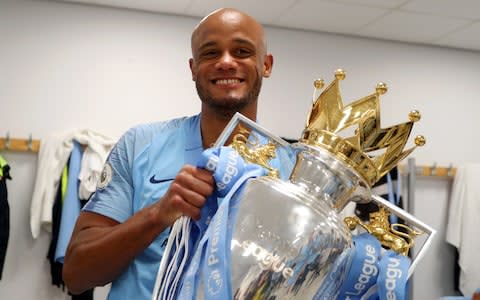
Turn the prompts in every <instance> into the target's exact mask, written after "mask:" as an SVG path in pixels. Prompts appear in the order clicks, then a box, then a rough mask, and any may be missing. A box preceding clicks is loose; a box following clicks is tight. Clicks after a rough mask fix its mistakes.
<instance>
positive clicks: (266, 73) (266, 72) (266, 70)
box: [263, 54, 273, 78]
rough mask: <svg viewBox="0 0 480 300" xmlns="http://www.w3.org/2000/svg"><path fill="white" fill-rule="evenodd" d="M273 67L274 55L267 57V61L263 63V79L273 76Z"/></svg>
mask: <svg viewBox="0 0 480 300" xmlns="http://www.w3.org/2000/svg"><path fill="white" fill-rule="evenodd" d="M272 67H273V55H271V54H267V55H265V61H264V62H263V77H265V78H268V77H270V74H272Z"/></svg>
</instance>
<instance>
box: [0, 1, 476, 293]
mask: <svg viewBox="0 0 480 300" xmlns="http://www.w3.org/2000/svg"><path fill="white" fill-rule="evenodd" d="M197 21H198V20H196V19H192V18H185V17H174V16H166V15H160V14H149V13H144V12H133V11H126V10H118V9H109V8H100V7H90V6H82V5H76V4H69V3H57V2H46V1H22V0H0V102H1V105H0V111H1V112H2V113H1V115H0V135H3V134H5V133H6V132H7V131H9V132H10V134H11V136H12V137H20V138H27V137H28V135H29V134H30V133H31V134H32V135H33V138H37V139H42V138H44V137H46V136H49V135H50V134H52V133H54V132H59V131H66V130H71V129H74V128H87V127H88V128H91V129H95V130H97V131H99V132H102V133H104V134H107V135H111V136H112V137H119V136H120V135H121V134H122V133H123V132H124V131H125V130H126V129H127V128H129V127H131V126H132V125H134V124H137V123H142V122H149V121H155V120H163V119H167V118H171V117H174V116H180V115H190V114H194V113H196V112H197V111H198V110H199V107H200V105H199V100H198V99H197V96H196V92H195V89H194V84H193V82H192V81H191V79H190V73H189V70H188V58H189V57H190V47H189V40H190V33H191V30H192V28H193V26H194V25H195V24H196V22H197ZM267 35H268V40H269V50H271V51H272V52H273V54H274V57H275V64H274V70H273V75H272V77H271V78H270V79H268V80H265V81H264V88H263V92H262V94H261V100H260V108H259V110H260V112H259V118H260V121H261V123H262V124H263V125H264V126H265V127H266V128H268V129H270V130H271V131H273V132H275V133H277V134H278V135H281V136H287V137H292V138H296V137H298V136H299V134H300V132H301V130H302V125H303V124H304V120H305V117H306V114H307V110H308V107H309V105H310V103H311V95H312V91H313V85H312V82H313V80H314V79H315V78H318V77H323V78H324V79H326V80H327V81H328V80H330V79H331V78H333V71H334V70H335V69H336V68H338V67H343V68H344V69H345V70H346V71H347V78H346V80H345V81H344V82H343V83H342V87H343V92H344V93H343V96H344V99H345V101H346V102H349V101H351V100H354V99H357V98H359V97H361V96H364V95H367V94H369V93H371V92H373V91H374V87H375V84H376V83H377V82H378V81H385V82H387V83H388V84H389V86H390V91H389V93H387V94H386V95H385V96H384V98H383V99H384V100H383V102H382V109H383V120H384V122H383V125H384V126H388V125H392V124H394V123H398V122H403V121H405V120H407V114H408V112H409V111H410V110H411V109H412V108H417V109H419V110H420V111H421V112H422V114H423V119H422V121H421V122H419V123H418V124H417V125H418V126H417V127H416V129H415V134H424V135H425V136H426V137H427V145H426V146H425V147H423V148H421V149H418V150H417V151H416V152H415V154H414V156H415V157H416V159H417V162H418V163H420V164H432V163H434V162H437V163H438V164H439V165H442V164H443V165H447V164H449V163H453V164H455V165H458V164H460V163H465V162H479V161H478V156H477V155H476V153H475V149H476V148H477V147H478V142H477V141H476V139H475V138H474V137H475V134H474V133H472V132H473V129H474V128H476V127H478V126H479V125H480V120H478V118H475V113H476V112H477V111H479V104H478V103H477V102H476V101H475V100H477V99H476V96H477V95H479V94H480V85H479V84H478V82H479V78H480V72H479V70H480V53H478V52H477V53H475V52H467V51H458V50H451V49H442V48H435V47H426V46H417V45H408V44H402V43H393V42H384V41H377V40H369V39H359V38H352V37H343V36H337V35H330V34H320V33H312V32H301V31H293V30H286V29H278V28H267ZM476 146H477V147H476ZM2 155H3V156H4V157H6V158H7V159H8V161H9V162H10V164H11V166H12V172H13V177H14V180H13V181H11V182H8V184H9V185H8V187H9V195H10V198H9V200H10V201H9V202H10V205H11V218H12V221H11V222H12V224H11V232H10V244H9V249H8V254H7V262H6V266H5V270H4V274H3V279H2V280H1V281H0V299H33V298H35V299H45V300H46V299H54V300H55V299H64V298H65V297H66V296H65V295H64V294H63V293H62V292H61V291H60V290H59V289H57V288H56V287H51V286H50V285H49V281H50V278H49V273H48V263H47V262H46V260H45V256H46V252H47V248H48V243H49V236H48V234H46V233H43V234H42V236H41V237H40V238H39V239H37V240H32V238H31V235H30V231H29V205H30V198H31V193H32V190H33V184H34V182H33V180H34V175H35V170H36V158H35V156H34V155H33V154H28V153H12V152H2ZM420 188H422V191H420V194H421V195H422V198H417V200H418V201H420V200H422V201H423V200H424V198H425V200H434V199H435V197H436V195H435V193H430V189H431V191H432V192H434V191H438V189H444V190H445V193H446V194H447V195H448V184H447V183H445V184H443V185H440V187H439V186H437V185H436V186H435V187H432V186H431V185H426V186H421V187H420ZM430 198H431V199H430ZM443 217H444V216H441V215H439V216H438V218H440V223H439V226H442V225H444V221H442V218H443ZM443 238H444V237H443V236H440V237H439V239H443ZM419 268H422V270H427V271H426V272H427V273H428V270H430V269H429V268H430V266H429V265H428V264H421V265H420V266H419ZM437 284H441V283H437ZM422 287H423V288H424V289H426V290H427V292H428V290H432V289H434V288H435V283H433V286H428V285H425V284H423V285H422ZM422 287H420V288H422ZM99 293H100V296H99V297H97V298H96V299H102V298H101V297H103V295H104V291H103V290H100V292H99ZM67 298H68V297H67ZM418 299H427V298H421V297H419V298H418ZM431 299H434V298H431Z"/></svg>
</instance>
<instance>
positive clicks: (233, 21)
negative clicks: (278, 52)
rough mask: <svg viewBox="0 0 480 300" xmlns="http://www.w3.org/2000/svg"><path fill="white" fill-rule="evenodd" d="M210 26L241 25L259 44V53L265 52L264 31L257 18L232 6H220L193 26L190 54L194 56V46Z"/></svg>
mask: <svg viewBox="0 0 480 300" xmlns="http://www.w3.org/2000/svg"><path fill="white" fill-rule="evenodd" d="M212 26H213V27H215V26H229V27H232V26H241V27H244V28H247V30H248V31H250V32H251V34H252V36H253V37H254V38H255V39H256V40H255V42H257V43H258V44H259V46H260V49H259V50H260V51H261V52H262V53H261V54H265V53H266V51H267V43H266V41H265V33H264V30H263V27H262V25H261V24H260V23H258V22H257V20H255V19H254V18H252V17H251V16H249V15H247V14H246V13H244V12H241V11H239V10H237V9H234V8H220V9H217V10H215V11H213V12H211V13H210V14H208V15H207V16H206V17H204V18H203V19H202V20H201V21H200V22H199V23H198V24H197V26H195V29H194V30H193V32H192V37H191V46H192V55H193V56H194V57H195V53H194V52H195V46H196V45H197V44H198V43H199V40H201V39H202V38H203V37H204V35H205V31H209V30H210V28H212Z"/></svg>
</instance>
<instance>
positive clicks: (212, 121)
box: [200, 108, 257, 149]
mask: <svg viewBox="0 0 480 300" xmlns="http://www.w3.org/2000/svg"><path fill="white" fill-rule="evenodd" d="M240 113H241V114H243V115H244V116H246V117H247V118H249V119H251V120H253V121H256V117H257V112H256V108H255V110H253V111H242V112H240ZM232 116H233V115H232ZM230 120H231V116H225V115H220V114H218V113H214V112H211V111H208V110H205V109H202V113H201V117H200V128H201V129H200V130H201V133H202V142H203V148H204V149H207V148H210V147H212V146H213V144H214V143H215V142H216V141H217V139H218V137H219V136H220V134H221V133H222V131H223V129H224V128H225V126H227V124H228V122H230ZM230 142H231V141H230V139H229V140H228V141H227V144H229V143H230Z"/></svg>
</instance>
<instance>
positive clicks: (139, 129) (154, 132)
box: [127, 115, 199, 141]
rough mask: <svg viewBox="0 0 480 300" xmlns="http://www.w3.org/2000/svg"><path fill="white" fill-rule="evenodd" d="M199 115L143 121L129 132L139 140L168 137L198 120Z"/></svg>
mask: <svg viewBox="0 0 480 300" xmlns="http://www.w3.org/2000/svg"><path fill="white" fill-rule="evenodd" d="M198 118H199V115H194V116H184V117H178V118H174V119H170V120H166V121H158V122H151V123H143V124H139V125H136V126H134V127H132V128H130V129H129V130H128V132H127V134H131V135H133V136H134V137H135V139H136V140H137V141H152V140H154V139H156V138H159V137H167V136H170V135H172V134H177V133H178V130H179V129H180V128H181V127H182V126H183V125H184V124H185V123H190V122H196V121H197V120H198Z"/></svg>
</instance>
